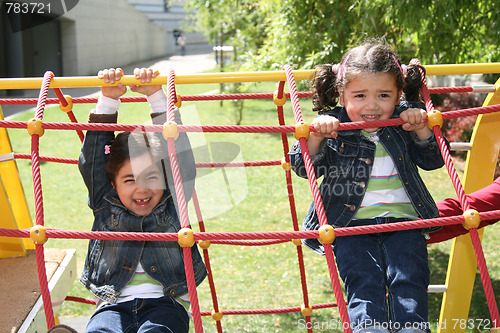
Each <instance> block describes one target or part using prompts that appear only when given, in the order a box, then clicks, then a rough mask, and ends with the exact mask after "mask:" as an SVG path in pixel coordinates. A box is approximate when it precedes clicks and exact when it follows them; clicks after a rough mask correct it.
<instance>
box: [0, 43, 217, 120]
mask: <svg viewBox="0 0 500 333" xmlns="http://www.w3.org/2000/svg"><path fill="white" fill-rule="evenodd" d="M216 65H217V64H216V62H215V57H214V55H213V53H211V52H209V50H208V49H207V48H204V49H196V50H192V51H191V52H189V49H188V52H187V54H186V55H185V56H180V55H174V56H171V57H168V58H164V59H154V60H150V61H143V62H138V63H134V64H130V65H127V66H123V67H122V68H123V70H124V72H125V75H131V74H133V71H134V68H136V67H139V68H140V67H154V68H156V69H158V70H159V71H160V73H161V74H167V73H168V70H169V69H170V68H172V69H173V70H174V71H175V73H176V74H193V73H200V72H203V71H207V70H210V69H213V68H215V67H216ZM96 74H97V73H96ZM62 91H63V93H64V94H66V95H71V96H72V97H84V96H97V95H98V94H99V88H97V87H92V88H65V89H62ZM38 95H39V90H35V89H26V90H25V91H24V96H19V97H22V98H33V97H38ZM13 97H15V96H13ZM48 97H56V96H55V94H54V92H53V91H52V89H51V90H50V91H49V94H48ZM6 98H12V97H10V96H8V97H6ZM0 106H1V107H2V112H3V115H4V118H5V119H9V118H11V117H12V116H13V115H15V114H17V113H20V112H24V111H28V110H32V109H35V107H36V106H35V105H0Z"/></svg>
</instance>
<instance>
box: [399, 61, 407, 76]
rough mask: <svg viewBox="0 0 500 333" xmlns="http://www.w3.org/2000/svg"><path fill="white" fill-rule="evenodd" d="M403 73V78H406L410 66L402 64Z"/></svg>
mask: <svg viewBox="0 0 500 333" xmlns="http://www.w3.org/2000/svg"><path fill="white" fill-rule="evenodd" d="M401 73H403V76H406V74H408V66H406V65H405V64H402V65H401Z"/></svg>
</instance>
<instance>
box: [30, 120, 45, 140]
mask: <svg viewBox="0 0 500 333" xmlns="http://www.w3.org/2000/svg"><path fill="white" fill-rule="evenodd" d="M28 133H29V134H30V135H31V136H33V135H34V134H36V135H38V136H42V135H43V133H45V130H44V129H43V126H42V120H41V119H38V118H33V119H30V120H28Z"/></svg>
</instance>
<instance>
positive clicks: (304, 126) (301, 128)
mask: <svg viewBox="0 0 500 333" xmlns="http://www.w3.org/2000/svg"><path fill="white" fill-rule="evenodd" d="M310 134H311V129H310V128H309V124H308V123H306V122H304V121H301V122H300V123H296V124H295V133H294V136H295V139H297V140H299V139H300V138H306V140H307V139H309V135H310Z"/></svg>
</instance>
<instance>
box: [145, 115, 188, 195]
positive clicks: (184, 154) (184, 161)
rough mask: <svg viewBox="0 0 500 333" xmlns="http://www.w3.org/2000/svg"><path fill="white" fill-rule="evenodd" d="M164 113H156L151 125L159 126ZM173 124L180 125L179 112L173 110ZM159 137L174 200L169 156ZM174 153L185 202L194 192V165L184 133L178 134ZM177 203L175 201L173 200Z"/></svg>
mask: <svg viewBox="0 0 500 333" xmlns="http://www.w3.org/2000/svg"><path fill="white" fill-rule="evenodd" d="M166 119H167V118H166V113H157V114H154V115H153V117H152V120H153V123H154V124H157V125H161V124H163V123H164V122H165V121H166ZM175 122H176V123H177V124H178V125H182V121H181V119H180V114H179V110H178V109H177V108H176V109H175ZM157 134H158V135H159V136H161V139H160V142H162V150H163V152H164V156H166V158H165V160H164V165H165V172H166V174H167V185H168V189H169V191H170V193H171V194H172V196H173V197H174V198H175V199H176V194H175V185H174V180H173V175H172V169H171V166H170V155H169V152H168V145H167V140H165V139H164V138H163V136H162V134H161V133H157ZM175 151H176V153H177V162H178V163H179V170H180V173H181V178H182V184H183V189H184V195H185V197H186V202H188V201H189V200H191V197H192V195H193V191H194V185H195V178H196V164H195V160H194V155H193V150H192V149H191V143H190V142H189V138H188V136H187V134H186V133H185V132H179V137H178V138H177V140H175ZM174 202H177V200H174Z"/></svg>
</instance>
